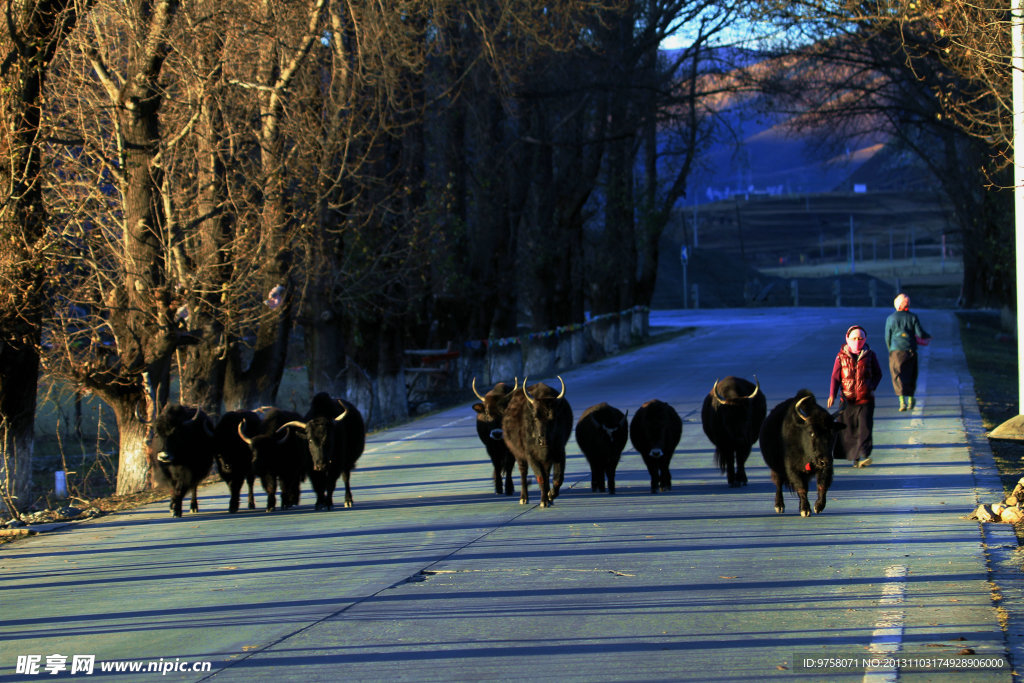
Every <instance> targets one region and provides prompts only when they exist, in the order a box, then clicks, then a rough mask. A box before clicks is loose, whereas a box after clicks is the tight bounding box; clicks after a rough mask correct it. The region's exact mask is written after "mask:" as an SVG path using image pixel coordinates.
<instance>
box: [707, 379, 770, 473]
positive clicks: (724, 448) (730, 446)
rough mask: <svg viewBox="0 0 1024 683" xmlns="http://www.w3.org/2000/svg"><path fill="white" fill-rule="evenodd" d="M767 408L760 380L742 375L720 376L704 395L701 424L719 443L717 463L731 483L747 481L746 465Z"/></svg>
mask: <svg viewBox="0 0 1024 683" xmlns="http://www.w3.org/2000/svg"><path fill="white" fill-rule="evenodd" d="M754 380H755V381H756V380H757V377H756V376H755V377H754ZM767 411H768V402H767V400H766V399H765V395H764V392H762V391H761V384H760V382H758V383H757V384H753V383H751V382H748V381H747V380H745V379H742V378H740V377H726V378H725V379H723V380H716V381H715V385H714V386H713V387H711V391H709V392H708V395H707V396H705V397H704V405H703V407H702V408H701V411H700V418H701V425H702V426H703V427H704V433H705V434H707V436H708V439H710V440H711V443H712V444H714V446H715V464H716V465H718V469H719V470H720V471H721V472H722V473H723V474H724V475H725V476H726V479H727V480H728V482H729V486H746V485H747V473H746V470H745V469H744V467H745V465H746V462H747V458H748V457H750V449H751V448H753V446H754V443H756V442H757V437H758V435H759V434H760V433H761V423H762V422H764V416H765V414H766V413H767Z"/></svg>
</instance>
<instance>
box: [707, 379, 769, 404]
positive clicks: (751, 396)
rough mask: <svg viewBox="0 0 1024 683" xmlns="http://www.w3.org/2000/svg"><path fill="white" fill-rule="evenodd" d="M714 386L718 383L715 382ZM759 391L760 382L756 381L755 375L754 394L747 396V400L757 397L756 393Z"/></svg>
mask: <svg viewBox="0 0 1024 683" xmlns="http://www.w3.org/2000/svg"><path fill="white" fill-rule="evenodd" d="M715 384H718V382H715ZM759 391H761V382H760V380H758V379H757V375H754V393H752V394H751V395H750V396H747V398H754V397H755V396H757V392H759Z"/></svg>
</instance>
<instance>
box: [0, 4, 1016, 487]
mask: <svg viewBox="0 0 1024 683" xmlns="http://www.w3.org/2000/svg"><path fill="white" fill-rule="evenodd" d="M384 5H386V7H385V6H384ZM911 5H912V4H911V3H903V4H900V3H897V4H895V5H888V4H886V5H884V6H883V4H882V3H863V7H861V8H860V9H858V10H857V11H854V10H853V9H852V6H851V5H850V3H837V4H836V6H835V7H834V8H831V7H830V6H829V5H828V4H827V3H823V4H817V3H812V4H807V5H800V4H799V3H797V4H794V3H785V5H784V6H782V7H775V6H774V3H772V2H766V1H763V2H750V3H736V2H713V1H711V0H633V1H630V0H556V1H555V2H550V3H544V4H540V5H538V4H537V3H535V2H529V1H528V0H488V1H487V2H466V1H465V0H399V1H398V2H392V3H358V2H351V1H349V0H217V1H212V0H197V2H193V3H182V2H180V0H5V5H4V9H5V21H4V22H3V25H2V29H0V59H2V62H0V78H2V83H3V87H2V90H0V148H2V149H3V151H4V157H3V162H4V163H3V164H2V166H0V198H2V200H3V204H2V208H0V292H2V294H0V297H2V300H3V305H2V307H0V456H3V457H2V464H0V467H2V470H0V475H2V476H0V488H2V491H3V492H5V494H6V495H7V497H8V501H7V502H8V503H10V502H11V500H12V499H14V498H17V497H18V496H21V495H23V493H24V491H25V490H26V488H27V486H28V476H29V472H30V470H31V455H32V450H33V421H34V411H35V394H36V378H37V377H38V376H39V374H40V372H45V373H48V374H50V375H51V376H55V377H60V378H64V379H66V380H68V381H69V382H71V383H72V385H74V386H76V387H81V388H83V389H84V390H87V391H91V392H94V393H95V394H96V395H97V396H99V397H100V398H101V399H102V400H103V401H104V402H105V403H107V404H109V405H110V406H111V408H112V409H113V411H114V413H115V415H116V419H117V424H118V431H119V439H120V456H119V458H120V461H119V467H118V483H117V488H118V492H119V493H127V492H132V491H136V490H140V489H142V488H144V487H146V486H147V485H148V474H149V462H148V459H147V458H146V455H145V447H144V446H145V440H144V433H145V425H144V422H143V419H141V418H145V417H146V416H148V415H152V414H153V411H154V410H156V409H158V408H159V407H160V406H162V405H163V404H164V403H165V402H166V401H167V400H168V398H169V397H168V391H169V387H170V383H171V378H172V376H175V377H176V378H177V379H178V380H179V382H180V387H181V393H182V396H183V398H184V400H185V401H186V402H189V403H192V404H195V405H198V406H201V407H203V408H204V409H207V410H209V411H211V412H214V413H219V412H221V411H222V410H225V409H232V408H239V407H246V408H249V407H254V406H259V405H266V404H273V403H274V402H275V398H276V391H277V387H278V384H279V382H280V379H281V377H282V374H283V371H284V366H285V362H286V352H287V346H288V341H289V338H290V334H291V332H292V331H293V329H294V328H296V326H301V328H302V331H303V335H302V336H303V339H304V340H305V343H306V353H305V361H306V365H307V369H308V372H309V385H310V392H311V393H313V392H316V391H328V392H330V393H331V394H333V395H343V396H347V397H348V398H349V399H350V400H352V401H354V402H355V403H356V404H357V405H360V406H361V407H363V408H366V409H368V410H367V412H372V414H373V415H374V421H375V422H377V423H380V422H389V421H392V420H394V419H396V418H399V417H402V416H403V415H404V413H405V411H406V405H405V386H404V382H403V379H402V358H403V356H402V351H403V349H404V348H406V347H408V346H425V345H435V344H438V343H443V342H445V341H449V340H465V339H485V338H491V337H503V336H509V335H514V334H517V333H518V332H520V331H521V330H522V329H523V328H526V329H529V330H532V331H540V330H546V329H551V328H554V327H556V326H559V325H568V324H575V323H579V322H582V321H583V319H584V316H585V311H590V312H591V313H593V314H602V313H608V312H614V311H620V310H623V309H626V308H631V307H633V306H635V305H645V304H649V303H650V299H651V295H652V292H653V289H654V283H655V278H656V273H657V271H656V267H657V261H658V241H659V238H660V236H661V234H662V232H663V230H664V228H665V226H666V225H667V223H668V221H669V219H670V217H671V213H672V207H673V205H674V204H675V202H676V200H677V199H679V198H680V197H682V196H685V194H686V189H687V181H688V179H689V177H690V174H691V173H692V171H693V169H694V167H695V163H696V160H697V159H699V157H700V154H701V152H702V151H703V150H704V148H705V147H706V146H707V145H708V144H709V141H710V140H711V138H712V136H713V135H714V134H715V133H714V131H715V130H716V122H715V117H716V114H719V113H721V97H720V96H721V95H722V93H724V92H736V91H737V90H741V91H742V90H751V91H753V90H754V89H757V90H763V89H765V88H768V87H769V86H771V88H772V91H773V92H774V94H776V95H777V99H778V101H780V102H782V101H788V102H796V101H797V100H796V95H797V94H799V95H800V96H801V97H804V98H806V97H807V96H808V95H810V94H824V95H825V97H824V98H823V99H821V100H819V101H817V102H814V103H813V104H811V103H809V102H808V101H807V100H806V99H805V100H803V101H801V102H799V106H800V107H804V108H806V107H807V106H813V109H814V110H816V111H821V112H826V113H828V115H829V116H836V115H837V113H836V112H839V111H842V108H841V107H835V106H828V104H829V103H836V102H841V101H842V102H847V101H850V100H852V99H856V96H857V93H860V94H861V95H860V101H861V103H862V106H866V104H867V103H870V104H871V106H872V107H874V108H873V109H872V111H874V112H885V111H890V112H891V115H890V121H889V125H890V126H892V129H893V130H894V131H896V133H894V134H897V137H899V135H898V134H899V133H900V132H905V133H907V134H906V135H905V136H904V137H905V138H906V139H905V142H906V143H907V145H908V146H909V147H911V148H913V146H914V145H917V149H918V151H919V152H921V153H925V152H927V151H934V150H933V149H932V148H931V145H933V144H938V145H940V146H943V145H945V146H949V145H950V144H952V147H950V148H949V150H948V151H947V154H952V155H956V154H958V153H959V152H960V151H962V149H964V148H965V147H966V146H970V145H969V143H973V142H974V141H976V140H983V139H984V138H979V137H976V136H975V137H972V136H971V135H970V133H969V132H967V131H965V129H964V128H963V127H957V126H955V125H953V124H954V121H953V120H952V119H949V120H948V123H947V119H943V120H942V123H941V124H940V125H939V127H937V128H936V127H934V126H935V120H936V119H935V118H934V116H932V115H931V114H927V115H926V114H925V113H920V114H915V115H914V116H915V117H917V118H914V119H913V120H912V121H909V122H908V121H904V120H901V119H900V118H899V117H900V116H903V114H900V113H899V112H900V111H904V112H906V111H913V110H912V109H906V102H904V101H903V100H900V101H899V102H897V101H895V100H894V101H893V102H892V103H891V107H890V106H889V103H886V101H885V98H884V97H882V98H880V97H879V95H881V94H884V95H885V96H886V97H889V96H890V93H892V92H894V91H895V90H899V89H905V90H907V91H908V92H910V93H911V94H912V95H913V96H914V97H917V98H918V99H919V100H920V103H922V104H927V105H929V106H930V107H931V108H932V109H931V111H932V112H941V111H947V110H949V109H950V108H951V102H950V101H949V98H948V97H946V96H945V95H944V94H943V93H947V89H946V88H945V87H944V88H943V89H942V90H941V91H936V90H935V89H934V87H933V85H932V82H931V81H928V80H927V79H925V78H923V77H922V76H921V74H920V73H919V72H921V71H922V69H923V67H924V66H928V67H930V68H931V67H934V68H935V70H936V72H937V75H936V76H934V78H935V79H937V80H936V81H935V82H941V83H943V85H944V86H945V85H946V81H945V80H944V79H946V78H949V77H950V76H949V74H954V75H956V77H957V78H959V79H960V82H970V83H975V82H977V80H978V79H977V78H976V77H974V76H972V75H971V74H969V73H963V74H961V73H960V72H958V71H956V64H954V63H952V61H951V60H950V59H947V55H949V54H950V53H949V52H942V50H943V48H941V46H940V47H936V46H939V45H940V43H939V42H936V41H937V38H936V36H937V35H938V33H936V31H937V29H936V26H939V24H938V23H937V22H939V21H940V20H939V19H938V18H937V17H939V16H940V15H941V16H948V13H947V14H942V13H941V12H938V13H937V10H931V9H928V8H925V9H917V10H915V9H912V8H911ZM869 6H870V7H869ZM940 6H945V4H944V3H937V4H936V7H940ZM893 7H897V8H900V10H899V12H897V11H896V10H894V9H893ZM914 7H918V8H920V7H921V5H920V4H917V5H914ZM794 8H796V9H799V12H798V13H796V14H795V13H794ZM755 9H759V10H760V11H762V12H763V14H762V15H761V16H762V17H763V19H764V21H765V23H763V24H760V25H761V26H766V25H769V24H772V25H782V26H784V27H785V29H786V30H785V31H784V32H783V34H782V35H784V36H786V37H787V39H792V38H794V36H796V33H795V31H796V30H797V29H798V28H801V27H802V28H804V29H806V28H807V27H809V26H813V27H816V28H817V29H820V30H821V31H822V32H823V33H821V34H818V35H815V36H813V40H811V39H808V38H807V37H805V36H801V37H799V39H798V40H797V43H796V45H793V44H788V45H786V46H785V53H786V54H787V57H786V59H791V58H792V53H793V51H794V49H799V50H801V51H802V52H803V53H804V56H805V57H806V56H807V55H808V54H810V55H811V56H812V57H813V58H814V59H813V60H812V61H811V62H808V61H805V62H803V63H804V64H810V63H814V64H815V65H821V64H824V63H826V62H827V61H828V60H832V63H833V64H836V63H846V64H849V62H850V55H854V59H853V63H854V64H857V65H858V66H859V67H860V68H847V69H846V70H844V71H843V72H842V73H843V79H842V84H841V85H840V86H839V87H838V88H836V89H834V90H830V89H832V88H833V86H832V84H833V83H834V82H835V78H834V76H835V74H836V73H838V72H837V71H835V70H834V69H833V70H828V69H820V68H818V67H817V66H816V67H815V68H810V67H806V66H805V67H802V69H801V70H800V71H799V74H800V75H799V78H795V75H796V74H797V73H798V71H797V70H796V69H794V68H788V66H787V65H792V62H785V61H776V64H782V65H783V68H779V67H778V66H776V67H774V68H769V69H764V68H760V69H759V68H748V69H746V70H745V71H742V72H739V73H743V74H745V75H746V76H747V78H746V79H744V78H737V77H736V76H735V73H734V75H733V76H732V77H730V78H722V77H714V74H715V72H724V71H729V70H730V69H729V64H728V63H727V62H728V59H725V60H724V61H723V58H728V57H743V58H744V59H745V62H746V63H748V64H749V61H750V60H749V55H744V53H743V52H742V51H738V50H723V49H721V46H722V45H723V44H724V43H726V42H728V40H729V36H732V35H734V34H735V29H736V26H737V25H738V24H737V22H738V21H739V20H741V19H744V18H746V17H750V16H753V13H754V10H755ZM868 10H871V12H869V11H868ZM965 11H966V10H965ZM929 12H930V13H929ZM811 18H813V19H814V22H813V23H812V22H810V21H809V19H811ZM897 18H898V19H899V20H898V21H897V20H896V19H897ZM908 26H913V27H915V29H914V30H915V31H917V32H918V33H913V32H908V30H907V27H908ZM965 26H968V28H967V29H965V30H971V29H970V25H969V24H965ZM1000 30H1001V29H1000ZM673 33H682V34H685V36H686V38H687V48H686V49H682V50H679V51H675V52H673V53H670V54H669V55H666V54H665V53H660V52H659V45H660V44H661V42H662V40H663V39H664V38H665V37H666V36H667V35H669V34H673ZM911 33H913V35H915V36H917V38H916V42H915V41H912V40H909V39H908V36H909V35H911ZM824 35H827V36H829V38H830V39H829V40H826V41H824V42H822V41H821V40H820V38H822V37H823V36H824ZM838 36H842V37H844V38H845V40H842V39H839V38H838ZM809 45H815V47H814V48H810V47H808V46H809ZM716 46H718V49H714V48H716ZM915 46H917V47H915ZM915 49H920V50H922V51H926V50H932V51H933V52H935V51H937V52H938V53H941V54H931V53H928V54H925V53H924V52H922V55H921V56H920V57H919V58H912V53H913V51H914V50H915ZM833 51H835V52H833ZM951 52H952V50H951ZM867 53H870V57H871V59H872V61H871V62H870V63H864V62H862V61H860V60H861V59H863V57H862V56H861V55H862V54H867ZM778 59H779V60H782V59H783V58H782V57H781V56H780V57H779V58H778ZM816 74H825V77H824V78H818V79H815V78H814V76H815V75H816ZM830 74H831V75H830ZM778 75H781V76H782V78H775V76H778ZM883 82H884V83H886V84H887V85H886V87H884V88H880V87H877V84H878V83H883ZM792 83H802V84H804V85H803V86H801V88H800V90H799V93H794V91H792V89H789V88H787V87H785V86H787V85H789V84H792ZM811 84H813V85H814V86H815V87H809V86H810V85H811ZM929 88H931V89H930V90H929ZM960 92H965V93H966V92H969V91H968V90H966V89H961V91H960ZM892 96H893V97H895V94H893V95H892ZM900 96H901V97H903V95H900ZM872 97H874V99H872ZM907 97H910V95H907ZM909 101H911V100H907V102H909ZM887 107H888V109H887ZM901 107H902V108H903V109H901ZM854 109H856V107H854ZM848 111H849V110H848ZM878 116H881V115H880V114H879V115H876V116H875V117H874V118H872V120H875V121H878V120H880V119H879V118H878ZM928 116H931V118H928ZM926 118H927V121H925V119H926ZM1000 118H1001V117H997V120H999V119H1000ZM849 120H851V121H852V120H854V117H849ZM918 129H919V130H920V131H922V134H921V135H915V134H913V131H914V130H918ZM925 132H926V133H927V136H928V137H925ZM947 136H948V137H947ZM900 139H903V138H900ZM950 140H952V141H954V142H953V143H950V142H949V141H950ZM975 148H976V149H978V150H981V149H991V144H990V143H988V147H986V145H985V144H980V145H975ZM963 166H964V164H959V167H963ZM948 168H951V167H950V166H946V167H944V169H948ZM973 181H974V182H975V184H974V185H970V182H971V181H970V180H967V179H965V180H964V181H963V184H962V185H961V186H960V187H964V186H968V185H970V187H971V190H972V193H973V196H978V197H982V198H984V197H990V196H991V193H988V192H984V191H982V189H979V188H983V187H984V184H980V185H979V184H978V183H977V175H976V174H975V176H974V178H973ZM950 196H951V197H954V196H957V197H958V196H961V195H960V194H959V193H958V194H954V193H953V190H952V189H951V190H950ZM964 221H965V222H964V227H965V230H981V231H983V230H988V229H990V228H991V226H992V225H993V224H994V223H993V222H991V221H990V219H989V218H988V217H987V216H986V215H983V214H979V213H965V218H964ZM972 221H975V222H972ZM978 221H980V222H978ZM975 234H979V233H975ZM964 243H965V244H970V243H972V242H971V239H970V238H969V237H968V236H967V235H965V239H964ZM980 260H981V259H979V261H980ZM990 289H991V287H990Z"/></svg>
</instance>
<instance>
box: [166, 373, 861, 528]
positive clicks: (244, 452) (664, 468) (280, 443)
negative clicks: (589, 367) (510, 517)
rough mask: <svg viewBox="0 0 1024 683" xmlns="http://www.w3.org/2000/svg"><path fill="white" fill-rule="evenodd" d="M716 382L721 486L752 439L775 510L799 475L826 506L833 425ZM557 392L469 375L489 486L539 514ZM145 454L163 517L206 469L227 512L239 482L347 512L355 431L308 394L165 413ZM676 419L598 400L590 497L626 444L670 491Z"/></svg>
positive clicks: (271, 495)
mask: <svg viewBox="0 0 1024 683" xmlns="http://www.w3.org/2000/svg"><path fill="white" fill-rule="evenodd" d="M754 379H755V381H754V382H750V381H748V380H746V379H743V378H739V377H726V378H724V379H722V380H716V382H715V384H714V386H713V387H712V389H711V391H709V392H708V395H707V396H706V397H705V398H704V403H703V406H702V409H701V423H702V426H703V429H704V432H705V434H706V435H707V437H708V439H709V440H710V441H711V442H712V444H713V445H714V446H715V462H716V464H717V465H718V467H719V468H720V470H721V471H722V473H723V474H725V475H726V477H727V479H728V482H729V485H730V486H742V485H745V484H746V483H747V477H746V473H745V470H744V465H745V463H746V460H747V458H748V456H749V455H750V451H751V448H752V447H753V445H754V443H756V442H757V441H758V440H760V443H761V452H762V454H763V456H764V459H765V463H766V464H767V465H768V467H769V468H770V470H771V477H772V481H773V482H774V483H775V485H776V492H775V510H776V512H779V513H782V512H783V511H784V509H785V504H784V502H783V497H782V488H783V486H786V487H788V488H791V489H793V490H794V491H795V492H796V493H797V496H798V497H799V499H800V513H801V515H803V516H809V515H810V514H811V507H810V504H809V503H808V500H807V488H808V482H809V481H810V478H811V477H812V476H814V477H815V478H816V480H817V489H818V497H817V501H816V503H815V505H814V511H815V512H821V511H822V510H823V509H824V507H825V496H826V493H827V491H828V487H829V486H830V484H831V481H832V457H833V454H832V451H833V447H834V444H835V441H836V439H835V436H836V434H837V432H838V431H839V430H841V429H843V428H844V425H842V424H841V423H839V422H837V421H836V420H835V418H834V417H833V416H832V415H831V414H829V412H828V411H826V410H825V409H824V408H822V407H821V406H819V405H818V404H817V403H816V402H815V399H814V396H813V394H811V393H810V392H809V391H806V390H801V391H800V392H798V393H797V395H796V396H793V397H792V398H789V399H786V400H785V401H783V402H782V403H779V404H778V405H777V406H775V407H774V408H773V409H772V411H771V412H770V413H768V411H767V403H766V400H765V396H764V394H763V393H762V392H761V390H760V383H758V382H757V378H756V377H755V378H754ZM558 380H559V382H560V383H561V388H560V390H559V391H556V390H555V389H553V388H552V387H549V386H548V385H546V384H544V383H537V384H533V385H531V386H529V387H527V384H526V380H525V379H524V381H523V384H522V385H520V384H519V382H518V379H517V380H516V381H515V382H514V383H513V385H512V386H509V385H508V384H507V383H505V382H499V383H497V384H495V385H494V387H493V388H492V389H490V390H489V391H488V392H487V393H486V394H480V392H479V391H478V390H477V388H476V379H475V378H474V380H473V384H472V388H473V393H474V395H475V396H476V397H477V399H479V402H478V403H474V404H473V406H472V407H473V410H474V411H475V412H476V427H477V434H478V435H479V437H480V440H481V442H482V443H483V445H484V447H485V449H486V451H487V453H488V456H489V457H490V459H491V462H492V464H493V469H494V472H493V477H494V490H495V492H496V493H498V494H504V495H513V494H514V493H515V490H514V488H513V485H512V467H513V464H517V465H518V468H519V472H520V498H519V501H520V503H524V504H525V503H529V489H528V474H529V472H530V470H532V471H533V474H534V475H535V477H536V480H537V484H538V487H539V488H540V497H541V499H540V506H541V507H548V506H550V505H552V504H553V502H554V499H555V498H556V497H557V496H558V493H559V489H560V487H561V485H562V482H563V479H564V474H565V460H566V453H565V447H566V444H567V443H568V440H569V437H570V435H571V433H572V431H573V412H572V408H571V407H570V406H569V403H568V401H567V400H566V398H565V383H564V382H563V381H562V378H561V377H559V378H558ZM149 426H150V433H149V439H148V448H149V453H150V456H151V457H152V459H153V461H154V465H155V469H156V471H157V473H158V475H159V478H160V479H162V480H163V481H164V482H166V483H167V484H169V485H170V487H171V490H172V497H171V504H170V506H171V512H172V514H173V515H174V516H176V517H180V516H181V514H182V500H183V498H184V497H185V495H186V494H187V493H188V492H189V491H191V492H192V501H191V506H190V509H191V510H192V511H193V512H196V511H198V509H199V508H198V502H197V486H198V485H199V483H200V482H201V481H202V480H203V479H204V478H205V477H206V476H207V474H208V473H209V472H210V470H211V468H212V467H213V465H214V463H215V464H216V468H217V472H218V473H219V475H220V477H221V478H222V479H223V480H224V482H225V483H226V484H227V485H228V487H229V490H230V502H229V505H228V510H229V511H230V512H237V511H238V509H239V507H240V497H241V490H242V487H243V486H244V485H246V484H248V494H249V495H248V506H249V508H250V509H253V508H255V501H254V496H253V482H254V481H255V479H257V478H258V479H259V480H260V483H261V484H262V486H263V489H264V491H265V492H266V494H267V508H266V509H267V510H268V511H271V510H274V509H275V508H276V507H277V491H278V490H279V489H280V493H281V506H282V507H283V508H289V507H292V506H294V505H297V504H298V501H299V493H300V486H301V482H302V481H304V480H305V479H306V478H307V477H308V478H309V480H310V483H311V485H312V488H313V490H314V492H315V493H316V504H315V508H316V509H317V510H331V509H332V508H333V506H334V501H333V495H334V489H335V487H336V485H337V482H338V479H339V478H341V479H342V480H343V482H344V485H345V503H344V504H345V507H351V506H352V505H353V499H352V490H351V486H350V475H351V472H352V470H353V469H354V468H355V465H356V462H357V461H358V459H359V457H360V456H361V455H362V452H363V449H364V447H365V436H366V434H365V431H366V430H365V423H364V421H363V418H362V415H361V414H360V413H359V410H358V409H357V408H356V406H355V405H353V404H351V403H349V402H348V401H345V400H343V399H337V398H332V397H331V396H329V395H328V394H326V393H320V394H317V395H316V396H314V397H313V400H312V403H311V406H310V409H309V410H308V411H307V412H306V414H305V415H300V414H299V413H296V412H293V411H286V410H281V409H278V408H268V409H265V410H262V411H259V412H256V411H230V412H227V413H225V414H224V415H222V416H221V417H220V419H219V420H217V421H216V422H215V421H214V420H213V419H212V418H210V417H209V416H208V415H207V414H206V413H204V412H203V411H202V410H200V409H198V408H194V407H187V406H182V405H170V406H167V408H165V409H164V411H163V412H162V413H161V414H160V415H159V416H158V417H157V418H156V419H154V420H153V421H152V422H151V423H150V425H149ZM682 429H683V424H682V419H681V418H680V416H679V414H678V413H677V412H676V410H675V409H674V408H673V407H672V406H671V405H669V404H668V403H665V402H664V401H660V400H657V399H654V400H650V401H647V402H646V403H644V404H643V405H642V406H640V408H639V409H637V410H636V412H635V413H634V415H633V417H632V420H630V419H629V417H628V411H627V412H626V413H623V412H622V411H621V410H619V409H617V408H615V407H613V406H611V405H608V404H607V403H598V404H596V405H593V406H590V407H589V408H587V409H586V410H585V411H583V414H582V415H581V416H580V419H579V421H578V422H576V425H575V435H576V443H577V445H578V446H579V448H580V450H581V451H582V453H583V455H584V456H585V457H586V459H587V462H588V463H589V465H590V470H591V489H592V490H593V491H595V492H598V491H601V492H603V491H607V492H608V493H609V494H614V493H615V470H616V468H617V467H618V463H619V460H620V458H621V455H622V451H623V449H624V448H625V445H626V441H627V439H628V440H630V441H631V442H632V444H633V447H634V448H635V449H636V450H637V451H638V452H639V453H640V455H641V457H642V458H643V462H644V464H645V465H646V467H647V470H648V472H649V473H650V477H651V493H657V492H658V491H667V490H669V489H671V488H672V477H671V473H670V472H669V464H670V462H671V459H672V455H673V453H674V451H675V449H676V447H677V446H678V444H679V440H680V438H681V437H682Z"/></svg>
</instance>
